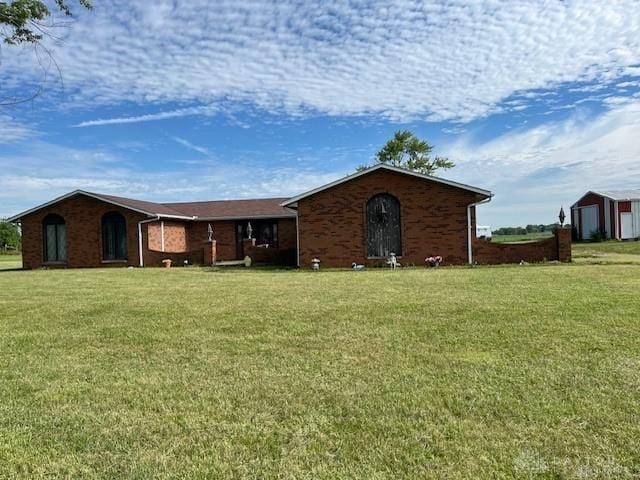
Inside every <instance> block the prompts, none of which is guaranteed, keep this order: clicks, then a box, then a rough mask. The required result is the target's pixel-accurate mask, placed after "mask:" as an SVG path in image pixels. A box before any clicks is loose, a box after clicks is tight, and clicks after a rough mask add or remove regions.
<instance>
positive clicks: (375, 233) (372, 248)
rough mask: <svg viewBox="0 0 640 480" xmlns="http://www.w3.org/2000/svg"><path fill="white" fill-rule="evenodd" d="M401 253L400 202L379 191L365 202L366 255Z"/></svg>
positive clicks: (379, 255) (382, 255)
mask: <svg viewBox="0 0 640 480" xmlns="http://www.w3.org/2000/svg"><path fill="white" fill-rule="evenodd" d="M391 253H394V254H396V255H402V235H401V226H400V202H399V201H398V199H397V198H396V197H394V196H393V195H389V194H388V193H380V194H378V195H375V196H373V197H371V198H370V199H369V201H368V202H367V256H369V257H388V256H389V255H390V254H391Z"/></svg>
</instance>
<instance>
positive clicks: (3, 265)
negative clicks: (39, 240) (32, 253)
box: [0, 253, 22, 270]
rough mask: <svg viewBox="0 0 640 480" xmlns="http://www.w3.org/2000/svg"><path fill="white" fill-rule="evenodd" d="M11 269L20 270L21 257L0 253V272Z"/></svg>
mask: <svg viewBox="0 0 640 480" xmlns="http://www.w3.org/2000/svg"><path fill="white" fill-rule="evenodd" d="M12 268H22V257H21V256H20V255H5V254H2V253H0V270H9V269H12Z"/></svg>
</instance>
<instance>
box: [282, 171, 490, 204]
mask: <svg viewBox="0 0 640 480" xmlns="http://www.w3.org/2000/svg"><path fill="white" fill-rule="evenodd" d="M378 170H389V171H391V172H396V173H400V174H403V175H408V176H412V177H416V178H419V179H422V180H427V181H431V182H436V183H441V184H444V185H449V186H450V187H454V188H459V189H461V190H466V191H469V192H473V193H476V194H478V195H482V196H483V197H488V198H491V197H492V196H493V194H492V193H491V192H490V191H489V190H484V189H482V188H478V187H472V186H471V185H465V184H464V183H458V182H454V181H452V180H446V179H444V178H440V177H434V176H432V175H425V174H424V173H418V172H414V171H412V170H407V169H405V168H400V167H394V166H392V165H387V164H385V163H379V164H377V165H375V166H373V167H370V168H367V169H366V170H362V171H361V172H356V173H353V174H351V175H347V176H346V177H343V178H340V179H338V180H336V181H334V182H331V183H327V184H326V185H322V186H321V187H318V188H314V189H313V190H309V191H308V192H305V193H302V194H300V195H296V196H295V197H292V198H290V199H288V200H287V201H285V202H283V203H282V206H285V207H286V206H291V207H294V206H295V204H296V203H297V202H298V201H299V200H302V199H303V198H307V197H310V196H312V195H315V194H316V193H320V192H322V191H324V190H327V189H329V188H332V187H335V186H336V185H340V184H342V183H345V182H350V181H352V180H355V179H356V178H359V177H362V176H364V175H368V174H370V173H372V172H375V171H378Z"/></svg>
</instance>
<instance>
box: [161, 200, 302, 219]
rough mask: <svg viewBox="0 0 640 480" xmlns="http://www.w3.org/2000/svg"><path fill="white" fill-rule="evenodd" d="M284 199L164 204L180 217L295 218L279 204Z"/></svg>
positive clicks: (293, 213)
mask: <svg viewBox="0 0 640 480" xmlns="http://www.w3.org/2000/svg"><path fill="white" fill-rule="evenodd" d="M285 200H286V198H257V199H249V200H213V201H208V202H181V203H164V204H163V205H164V206H165V207H167V208H170V209H171V210H175V211H179V212H181V214H182V215H188V216H193V217H201V218H250V217H284V216H287V217H295V212H294V211H293V210H291V209H289V208H286V207H282V206H280V204H281V203H282V202H284V201H285Z"/></svg>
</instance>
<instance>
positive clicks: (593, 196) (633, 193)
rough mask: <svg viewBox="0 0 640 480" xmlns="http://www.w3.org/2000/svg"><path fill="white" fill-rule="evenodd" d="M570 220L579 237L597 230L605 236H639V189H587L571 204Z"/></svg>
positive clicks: (588, 235) (627, 237) (583, 237)
mask: <svg viewBox="0 0 640 480" xmlns="http://www.w3.org/2000/svg"><path fill="white" fill-rule="evenodd" d="M571 223H572V225H573V228H574V229H575V232H576V236H577V238H578V239H579V240H589V239H590V238H591V236H592V235H593V234H594V233H595V232H598V233H600V234H601V235H602V236H603V237H604V238H615V239H617V240H627V239H631V238H638V237H640V190H607V191H597V192H596V191H589V192H587V193H585V194H584V195H583V196H582V198H580V200H578V201H577V202H576V203H574V204H573V205H572V206H571Z"/></svg>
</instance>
